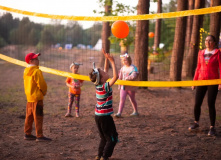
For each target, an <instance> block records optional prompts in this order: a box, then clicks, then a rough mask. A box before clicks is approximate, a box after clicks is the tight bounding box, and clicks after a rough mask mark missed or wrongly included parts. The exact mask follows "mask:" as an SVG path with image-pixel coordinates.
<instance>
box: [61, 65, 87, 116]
mask: <svg viewBox="0 0 221 160" xmlns="http://www.w3.org/2000/svg"><path fill="white" fill-rule="evenodd" d="M80 65H82V64H79V63H74V62H73V63H72V64H71V65H70V70H71V71H72V73H74V74H78V69H79V66H80ZM66 85H67V86H68V87H69V93H68V98H69V102H68V111H67V113H66V114H65V117H72V115H71V110H72V105H73V102H74V101H75V112H76V117H79V107H80V106H79V103H80V95H81V87H82V85H83V80H78V79H74V78H72V77H68V78H67V79H66Z"/></svg>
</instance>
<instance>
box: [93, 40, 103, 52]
mask: <svg viewBox="0 0 221 160" xmlns="http://www.w3.org/2000/svg"><path fill="white" fill-rule="evenodd" d="M101 49H102V40H101V39H99V40H98V41H97V43H96V44H95V46H94V47H93V50H97V51H100V50H101Z"/></svg>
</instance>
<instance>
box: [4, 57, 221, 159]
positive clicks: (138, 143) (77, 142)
mask: <svg viewBox="0 0 221 160" xmlns="http://www.w3.org/2000/svg"><path fill="white" fill-rule="evenodd" d="M23 70H24V68H23V67H20V66H16V65H13V64H10V63H7V62H4V61H1V60H0V130H1V132H0V159H1V160H5V159H7V160H10V159H11V160H17V159H18V160H19V159H23V160H30V159H38V160H45V159H47V160H63V159H65V160H92V159H94V157H95V156H96V154H97V146H98V142H99V141H98V140H99V136H98V132H97V129H96V126H95V122H94V105H95V103H96V100H95V89H94V86H93V85H92V84H91V83H90V82H85V83H84V86H83V91H82V96H81V104H80V116H81V117H80V118H75V117H72V118H65V117H64V115H65V112H66V107H67V100H68V98H67V91H68V89H67V87H66V86H65V83H64V82H65V78H64V77H59V76H55V75H50V74H46V73H44V77H45V80H46V82H47V84H48V94H47V96H46V97H45V101H44V102H45V109H44V111H45V117H44V134H45V135H46V136H48V137H50V138H52V139H53V141H51V142H49V143H37V142H35V141H34V142H33V141H25V140H23V136H24V133H23V127H24V115H25V105H26V99H25V94H24V89H23V79H22V76H23ZM113 91H114V111H115V112H117V109H118V103H119V91H118V90H117V86H114V87H113ZM193 97H194V91H191V90H190V88H185V89H181V90H177V89H170V88H149V89H148V90H147V89H139V90H138V92H137V95H136V98H137V102H138V106H139V112H140V116H139V117H129V114H130V113H131V112H132V107H131V105H130V103H129V100H127V102H126V106H125V109H124V112H123V118H120V119H114V120H115V123H116V127H117V131H118V133H119V140H120V142H119V143H118V144H117V146H116V148H115V151H114V153H113V156H112V158H111V159H113V160H149V159H154V160H161V159H162V160H166V159H167V160H187V159H188V160H199V159H200V160H208V159H210V160H220V159H221V152H220V148H221V94H220V93H219V94H218V97H217V103H216V108H217V122H216V128H217V133H218V136H217V137H216V138H214V137H212V138H211V137H208V136H207V132H208V128H209V117H208V108H207V104H206V99H205V102H204V103H203V106H202V116H201V121H200V128H201V129H200V130H199V131H198V132H196V133H191V132H189V131H188V130H187V128H188V126H189V124H190V123H191V122H192V121H193ZM33 134H35V133H34V132H33Z"/></svg>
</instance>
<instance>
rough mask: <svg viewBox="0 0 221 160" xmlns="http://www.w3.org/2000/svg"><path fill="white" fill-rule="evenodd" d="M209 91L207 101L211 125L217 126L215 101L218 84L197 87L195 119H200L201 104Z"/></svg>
mask: <svg viewBox="0 0 221 160" xmlns="http://www.w3.org/2000/svg"><path fill="white" fill-rule="evenodd" d="M207 91H208V93H207V95H208V98H207V103H208V107H209V117H210V124H211V126H215V121H216V108H215V103H216V97H217V93H218V85H211V86H198V87H196V96H195V106H194V116H195V121H199V119H200V114H201V105H202V103H203V99H204V97H205V94H206V92H207Z"/></svg>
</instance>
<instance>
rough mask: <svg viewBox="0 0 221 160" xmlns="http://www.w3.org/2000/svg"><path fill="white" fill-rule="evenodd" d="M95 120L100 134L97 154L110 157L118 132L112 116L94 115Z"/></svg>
mask: <svg viewBox="0 0 221 160" xmlns="http://www.w3.org/2000/svg"><path fill="white" fill-rule="evenodd" d="M95 122H96V125H97V128H98V131H99V135H100V138H101V139H100V144H99V148H98V156H100V157H101V156H103V157H104V158H108V157H111V155H112V153H113V151H114V147H115V145H116V143H117V142H118V133H117V131H116V127H115V124H114V120H113V118H112V116H110V115H109V116H95Z"/></svg>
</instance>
